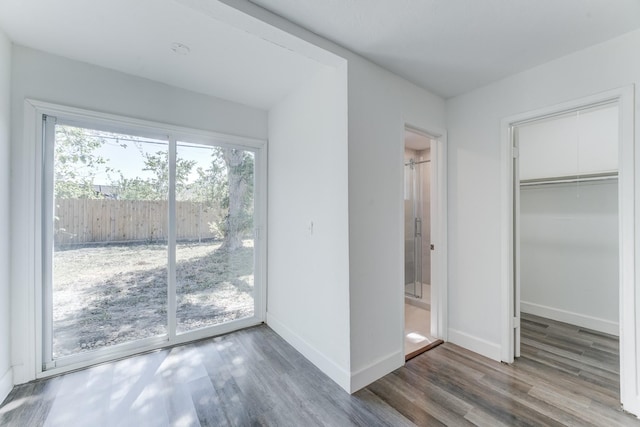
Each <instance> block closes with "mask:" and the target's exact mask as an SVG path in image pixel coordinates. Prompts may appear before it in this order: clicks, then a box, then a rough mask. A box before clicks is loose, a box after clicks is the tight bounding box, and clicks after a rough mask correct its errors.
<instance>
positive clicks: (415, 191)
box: [404, 159, 423, 298]
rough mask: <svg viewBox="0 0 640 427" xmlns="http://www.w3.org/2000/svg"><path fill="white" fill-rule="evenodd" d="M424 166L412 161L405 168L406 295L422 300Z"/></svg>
mask: <svg viewBox="0 0 640 427" xmlns="http://www.w3.org/2000/svg"><path fill="white" fill-rule="evenodd" d="M421 166H422V164H416V163H415V160H413V159H411V160H410V161H409V163H408V164H407V165H406V166H405V169H404V172H405V197H404V218H405V220H404V227H405V250H404V260H405V275H404V277H405V280H404V283H405V285H404V291H405V294H406V295H408V296H411V297H414V298H422V274H423V271H422V264H423V257H422V253H423V247H422V245H423V242H422V226H423V224H422V185H421V184H422V177H421V168H420V167H421Z"/></svg>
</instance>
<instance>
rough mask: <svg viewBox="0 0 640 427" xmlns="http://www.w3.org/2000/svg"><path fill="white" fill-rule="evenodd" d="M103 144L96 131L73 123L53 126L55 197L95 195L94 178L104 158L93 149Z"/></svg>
mask: <svg viewBox="0 0 640 427" xmlns="http://www.w3.org/2000/svg"><path fill="white" fill-rule="evenodd" d="M104 143H105V140H104V138H102V137H101V136H100V134H99V133H98V132H92V131H89V130H87V129H81V128H77V127H72V126H61V125H58V126H56V139H55V149H54V157H55V160H54V162H55V165H56V167H55V173H54V197H55V198H62V199H71V198H90V199H95V198H97V197H98V196H97V194H96V192H95V190H94V188H93V179H94V177H95V176H96V174H97V173H98V171H99V170H100V168H102V167H104V168H105V169H106V170H107V171H108V170H109V168H108V167H105V166H104V165H105V164H106V159H104V158H103V157H101V156H99V155H96V154H95V150H97V149H98V148H100V147H101V146H102V145H103V144H104Z"/></svg>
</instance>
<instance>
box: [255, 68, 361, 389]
mask: <svg viewBox="0 0 640 427" xmlns="http://www.w3.org/2000/svg"><path fill="white" fill-rule="evenodd" d="M346 79H347V73H346V66H345V67H342V68H341V69H332V68H327V69H325V70H323V71H321V72H320V73H319V74H318V75H316V76H315V77H314V78H312V79H311V80H310V81H309V82H308V83H307V84H305V85H304V86H303V87H301V88H300V89H298V90H297V91H296V92H294V93H292V94H290V95H289V96H288V97H287V98H286V99H284V100H283V101H282V102H280V103H279V104H278V105H277V106H276V107H274V108H273V109H272V110H270V112H269V180H268V182H269V184H268V185H269V208H268V230H269V239H268V267H267V271H268V307H267V323H268V324H269V326H271V327H272V328H273V329H274V330H275V331H276V332H278V334H280V335H281V336H283V337H284V338H285V339H286V340H287V341H288V342H289V343H291V344H292V345H293V346H294V347H295V348H296V349H297V350H298V351H300V352H301V353H302V354H304V355H305V356H306V357H307V358H308V359H309V360H311V361H312V362H313V363H314V364H315V365H317V366H318V367H319V368H320V369H321V370H322V371H324V372H325V373H326V374H327V375H329V376H330V377H331V378H332V379H333V380H334V381H336V382H337V383H338V384H340V386H342V387H343V388H344V389H345V390H347V391H349V389H350V375H349V372H350V371H349V369H350V364H349V352H350V344H349V230H348V226H349V224H348V218H349V217H348V214H349V213H348V197H349V195H348V185H347V184H348V175H347V115H346V113H347V80H346Z"/></svg>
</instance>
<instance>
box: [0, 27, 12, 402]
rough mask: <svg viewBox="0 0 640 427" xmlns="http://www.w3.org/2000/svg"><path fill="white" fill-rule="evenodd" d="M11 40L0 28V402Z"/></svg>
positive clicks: (7, 386)
mask: <svg viewBox="0 0 640 427" xmlns="http://www.w3.org/2000/svg"><path fill="white" fill-rule="evenodd" d="M11 48H12V46H11V42H10V41H9V39H8V38H7V37H6V36H5V34H4V32H2V29H0V195H1V196H0V197H2V199H1V200H0V236H3V237H2V239H0V402H2V401H3V400H4V398H5V397H6V396H7V394H8V393H9V391H10V390H11V387H12V386H13V376H12V369H11V351H10V349H11V317H10V313H11V309H10V305H9V301H10V300H11V298H10V297H11V291H10V274H9V265H10V264H9V259H10V254H11V251H10V247H9V238H8V237H9V230H10V215H9V206H11V203H10V198H9V170H10V166H11V159H10V148H9V146H10V131H9V129H10V126H9V125H10V118H11V115H10V105H11V104H10V99H11V93H10V92H11V90H10V88H11Z"/></svg>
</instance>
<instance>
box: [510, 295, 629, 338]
mask: <svg viewBox="0 0 640 427" xmlns="http://www.w3.org/2000/svg"><path fill="white" fill-rule="evenodd" d="M520 311H521V312H523V313H529V314H534V315H536V316H540V317H546V318H547V319H551V320H557V321H558V322H564V323H569V324H571V325H576V326H580V327H582V328H587V329H593V330H594V331H598V332H604V333H605V334H610V335H615V336H619V335H620V326H619V324H618V322H612V321H611V320H606V319H600V318H598V317H592V316H587V315H584V314H580V313H573V312H571V311H566V310H561V309H559V308H554V307H548V306H544V305H540V304H534V303H531V302H525V301H521V302H520Z"/></svg>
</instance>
